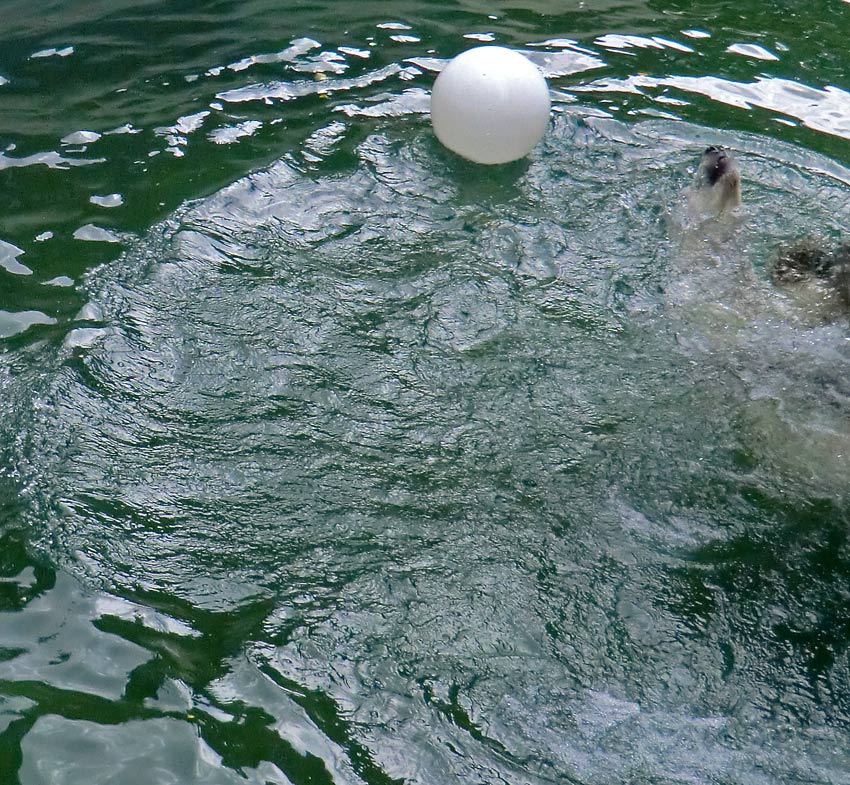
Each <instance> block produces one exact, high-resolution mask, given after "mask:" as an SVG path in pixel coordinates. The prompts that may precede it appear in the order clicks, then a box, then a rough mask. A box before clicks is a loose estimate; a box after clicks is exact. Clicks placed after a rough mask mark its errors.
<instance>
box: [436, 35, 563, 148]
mask: <svg viewBox="0 0 850 785" xmlns="http://www.w3.org/2000/svg"><path fill="white" fill-rule="evenodd" d="M549 109H550V102H549V86H548V85H547V84H546V80H545V79H544V78H543V74H541V73H540V71H539V70H538V68H537V66H536V65H534V63H532V62H531V61H530V60H529V59H528V58H527V57H525V56H524V55H521V54H520V53H519V52H515V51H513V50H512V49H505V48H504V47H502V46H478V47H476V48H475V49H468V50H467V51H466V52H463V53H461V54H459V55H458V56H457V57H455V58H454V60H452V61H451V62H450V63H449V64H448V65H447V66H446V67H445V68H444V69H443V70H442V72H441V73H440V75H439V76H438V77H437V81H436V82H435V83H434V89H433V91H432V92H431V124H432V125H433V127H434V133H435V134H436V136H437V139H439V140H440V141H441V142H442V143H443V144H444V145H445V146H446V147H448V148H449V150H452V151H453V152H455V153H457V154H458V155H461V156H463V157H464V158H468V159H469V160H470V161H475V162H476V163H479V164H502V163H506V162H507V161H515V160H517V159H518V158H522V157H523V156H524V155H528V153H529V152H531V149H532V148H533V147H534V145H536V144H537V143H538V142H539V141H540V139H541V138H542V137H543V134H544V133H546V127H547V126H548V124H549Z"/></svg>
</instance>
